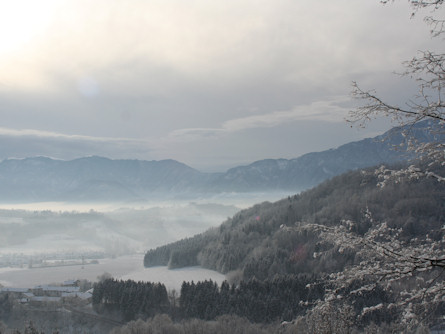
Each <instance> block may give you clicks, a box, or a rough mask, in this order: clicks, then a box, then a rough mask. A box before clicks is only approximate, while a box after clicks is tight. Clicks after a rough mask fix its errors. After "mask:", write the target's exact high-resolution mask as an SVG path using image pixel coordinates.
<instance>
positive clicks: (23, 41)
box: [0, 0, 57, 57]
mask: <svg viewBox="0 0 445 334" xmlns="http://www.w3.org/2000/svg"><path fill="white" fill-rule="evenodd" d="M56 3H57V0H44V1H32V0H31V1H30V0H14V1H6V0H0V57H4V56H12V55H14V54H17V53H20V52H23V51H24V49H26V48H28V47H30V46H32V44H33V43H34V42H35V41H36V40H38V39H39V38H40V37H42V35H44V33H45V31H46V30H47V29H48V28H49V26H50V25H51V21H52V18H53V14H54V9H55V5H56Z"/></svg>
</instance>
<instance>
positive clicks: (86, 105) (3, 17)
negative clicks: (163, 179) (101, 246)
mask: <svg viewBox="0 0 445 334" xmlns="http://www.w3.org/2000/svg"><path fill="white" fill-rule="evenodd" d="M31 13H32V15H31ZM410 13H411V12H410V8H409V7H408V6H407V4H406V3H404V2H395V3H393V4H391V5H390V6H389V5H388V6H383V5H381V4H380V3H379V1H378V0H376V1H366V2H359V1H353V2H351V1H346V0H334V1H333V0H319V1H311V0H303V1H294V0H278V1H273V2H271V1H266V0H238V1H235V0H228V1H218V2H215V1H207V0H192V1H187V2H184V1H180V0H167V1H161V0H148V1H139V0H113V1H109V0H97V1H88V0H41V1H39V2H35V1H31V0H17V1H13V2H2V3H1V4H0V61H1V63H2V67H1V69H0V116H1V120H2V121H1V123H0V127H2V131H0V138H3V139H2V144H1V146H2V147H0V158H6V157H8V156H21V155H25V154H26V155H40V154H43V155H50V156H53V157H60V158H69V157H77V156H79V155H82V154H85V155H87V154H99V155H106V156H110V157H134V158H142V159H149V160H150V159H162V158H174V159H178V160H181V158H182V159H183V161H184V162H186V163H189V164H192V165H194V166H197V167H199V166H204V167H205V166H213V167H212V168H217V166H218V165H219V166H225V165H230V164H236V163H240V162H244V161H252V160H254V159H258V158H262V157H263V158H267V157H272V156H276V155H277V154H282V155H283V156H286V157H292V156H297V155H299V154H301V153H304V152H307V151H309V150H314V149H315V150H317V149H326V148H329V147H332V145H333V144H337V143H338V144H340V143H342V141H347V140H352V139H358V137H363V136H366V132H363V133H361V134H357V133H355V132H350V133H345V131H347V130H345V128H347V126H344V125H341V124H340V122H343V119H344V117H345V116H346V114H347V111H348V110H349V108H352V107H353V102H351V101H349V98H348V93H349V90H350V82H351V81H352V80H357V81H359V82H361V83H362V84H363V85H365V89H366V88H378V90H380V91H381V92H382V94H383V95H384V96H388V97H389V98H391V99H393V100H395V101H396V102H399V101H403V100H404V99H406V95H407V93H408V95H409V92H410V91H414V87H411V86H408V85H407V84H406V83H404V82H403V81H400V78H397V77H394V76H392V75H391V72H392V71H393V70H398V69H400V68H401V67H400V63H401V61H403V60H405V59H409V58H411V57H412V56H413V55H414V54H415V52H416V51H417V50H419V49H424V48H431V47H435V46H436V45H437V41H434V40H431V39H430V37H429V34H428V27H427V26H426V25H425V24H424V22H422V15H421V14H419V15H418V16H417V17H415V18H414V19H410ZM314 124H317V125H316V126H315V125H314ZM378 125H379V126H381V125H382V123H379V124H378ZM314 126H315V127H314ZM389 126H390V125H389V124H386V125H383V126H382V127H381V128H380V130H381V131H383V130H385V129H386V128H388V127H389ZM308 127H313V131H306V129H307V128H308ZM25 129H29V130H25ZM332 129H337V131H339V132H338V133H334V132H333V131H332ZM375 130H376V128H371V129H370V130H369V131H375ZM351 131H352V130H351ZM271 136H273V137H274V138H271ZM304 136H306V137H304ZM328 136H331V137H328ZM332 136H334V137H335V138H332ZM316 137H317V138H316ZM12 143H15V144H14V145H12ZM264 143H268V144H267V145H264ZM272 143H273V144H274V145H275V146H274V147H273V146H272ZM307 143H319V144H318V145H308V144H307ZM221 168H222V167H221Z"/></svg>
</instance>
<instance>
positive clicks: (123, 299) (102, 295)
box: [92, 278, 170, 321]
mask: <svg viewBox="0 0 445 334" xmlns="http://www.w3.org/2000/svg"><path fill="white" fill-rule="evenodd" d="M93 291H94V292H93V298H92V299H93V301H92V302H93V307H94V309H95V310H96V311H97V312H98V313H103V312H107V313H117V314H119V315H121V316H122V318H123V319H125V320H127V321H128V320H132V319H135V318H138V317H143V318H147V317H151V316H154V315H155V314H158V313H165V312H167V311H168V309H169V307H170V304H169V300H168V295H167V289H166V288H165V285H163V284H160V283H156V284H154V283H150V282H135V281H132V280H127V281H122V280H115V279H111V278H110V279H106V280H103V281H101V282H99V283H96V284H95V285H94V290H93Z"/></svg>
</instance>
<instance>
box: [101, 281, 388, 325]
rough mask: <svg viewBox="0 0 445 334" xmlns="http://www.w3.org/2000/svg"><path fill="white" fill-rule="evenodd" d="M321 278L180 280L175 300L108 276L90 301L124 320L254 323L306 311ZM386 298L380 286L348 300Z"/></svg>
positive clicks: (365, 302)
mask: <svg viewBox="0 0 445 334" xmlns="http://www.w3.org/2000/svg"><path fill="white" fill-rule="evenodd" d="M324 284H325V283H323V281H317V279H316V277H315V276H307V275H299V276H297V275H283V276H277V277H275V278H274V279H271V280H265V281H260V280H257V279H255V278H254V279H250V280H248V281H241V283H240V284H238V285H234V284H233V285H230V284H229V283H228V282H227V281H225V282H223V283H222V284H221V285H218V284H216V283H215V282H213V281H211V280H209V281H204V282H197V283H194V282H184V283H183V284H182V287H181V292H180V297H179V303H178V301H177V300H176V299H174V298H172V296H171V295H170V298H169V296H167V291H166V288H165V286H164V285H163V284H160V283H157V284H153V283H145V282H134V281H131V280H128V281H118V280H114V279H107V280H104V281H102V282H99V283H96V285H95V287H94V293H93V307H94V309H95V310H96V311H97V312H100V313H108V314H113V315H114V316H118V317H120V318H122V319H124V320H126V321H128V320H134V319H137V318H141V319H148V318H150V317H153V316H154V315H156V314H168V315H169V316H170V317H172V318H173V319H175V320H178V319H192V318H196V319H202V320H214V319H216V318H218V317H221V316H224V315H236V316H238V317H243V318H246V319H248V320H249V321H251V322H253V323H274V322H277V321H291V320H292V319H295V318H297V317H298V316H302V315H304V314H305V313H306V311H307V310H309V309H310V308H311V307H312V306H313V305H314V303H316V302H317V301H318V300H321V299H323V297H324V293H325V289H326V288H329V287H327V286H325V285H324ZM355 284H361V283H360V282H356V283H355ZM351 288H352V287H351ZM389 298H390V296H389V295H388V294H387V293H385V292H384V291H381V290H375V291H370V292H367V294H366V295H363V296H361V297H360V296H359V297H357V296H356V297H354V300H351V302H352V304H357V306H359V307H358V308H357V310H356V311H357V312H360V311H361V310H362V309H363V308H364V307H367V306H372V305H376V304H379V303H381V302H388V301H389V300H390V299H389ZM381 316H382V315H381V314H376V315H375V316H374V315H373V314H372V313H370V314H369V316H368V317H367V319H365V320H366V322H370V321H379V318H380V319H384V317H383V318H382V317H381ZM385 320H386V319H385Z"/></svg>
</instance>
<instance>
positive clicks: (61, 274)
mask: <svg viewBox="0 0 445 334" xmlns="http://www.w3.org/2000/svg"><path fill="white" fill-rule="evenodd" d="M143 258H144V255H143V254H137V255H130V256H122V257H118V258H116V259H103V260H99V264H90V265H85V266H81V265H77V266H64V267H49V268H36V269H28V268H26V269H18V268H0V284H2V285H3V286H5V287H14V288H29V287H34V286H36V285H40V284H51V283H62V282H64V281H67V280H71V279H74V280H75V279H87V280H90V281H97V278H98V276H101V275H103V274H104V273H109V274H111V276H113V277H114V278H118V279H124V280H127V279H132V280H135V281H147V282H161V283H163V284H165V286H166V287H167V289H169V290H172V289H175V290H177V291H179V290H180V289H181V284H182V282H183V281H195V282H197V281H203V280H206V279H207V280H208V279H211V280H213V281H215V282H218V283H221V282H222V281H224V279H225V276H224V275H222V274H220V273H218V272H215V271H212V270H207V269H203V268H200V267H189V268H183V269H175V270H168V269H167V267H153V268H144V266H143Z"/></svg>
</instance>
